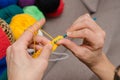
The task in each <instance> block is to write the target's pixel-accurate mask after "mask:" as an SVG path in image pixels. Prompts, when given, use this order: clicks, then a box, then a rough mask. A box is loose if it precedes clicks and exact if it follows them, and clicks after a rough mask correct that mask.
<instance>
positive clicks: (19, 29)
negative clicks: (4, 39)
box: [10, 14, 36, 40]
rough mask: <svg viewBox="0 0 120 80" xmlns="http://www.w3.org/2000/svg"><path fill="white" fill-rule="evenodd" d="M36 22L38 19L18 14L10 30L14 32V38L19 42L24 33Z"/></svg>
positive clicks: (12, 21)
mask: <svg viewBox="0 0 120 80" xmlns="http://www.w3.org/2000/svg"><path fill="white" fill-rule="evenodd" d="M35 22H36V19H35V18H33V17H32V16H30V15H29V14H18V15H16V16H14V17H13V18H12V20H11V23H10V28H11V30H12V32H13V35H14V38H15V39H16V40H17V39H18V38H19V37H20V36H21V35H22V34H23V33H24V31H25V30H26V29H27V28H28V27H30V26H31V25H33V24H34V23H35Z"/></svg>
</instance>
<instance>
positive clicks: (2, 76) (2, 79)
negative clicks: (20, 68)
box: [0, 69, 8, 80]
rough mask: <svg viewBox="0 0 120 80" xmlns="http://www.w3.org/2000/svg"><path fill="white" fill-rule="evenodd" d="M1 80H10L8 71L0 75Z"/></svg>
mask: <svg viewBox="0 0 120 80" xmlns="http://www.w3.org/2000/svg"><path fill="white" fill-rule="evenodd" d="M0 80H8V76H7V69H5V70H4V72H3V73H2V74H1V75H0Z"/></svg>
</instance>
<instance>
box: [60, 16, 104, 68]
mask: <svg viewBox="0 0 120 80" xmlns="http://www.w3.org/2000/svg"><path fill="white" fill-rule="evenodd" d="M67 33H68V37H70V38H80V39H84V41H83V44H82V45H80V46H79V45H77V44H75V43H74V42H72V41H70V40H68V39H63V40H61V41H59V44H63V45H64V46H66V47H67V48H68V49H70V50H71V51H72V52H73V53H74V55H75V56H77V57H78V59H80V60H81V61H83V62H84V63H85V64H87V66H89V67H91V66H94V65H96V64H98V63H99V62H100V61H101V60H102V55H103V54H102V48H103V45H104V39H105V32H104V31H103V30H102V29H101V28H100V27H99V26H98V25H97V24H96V23H95V21H94V20H93V19H92V18H91V17H90V16H89V14H86V15H83V16H81V17H80V18H78V19H77V20H76V21H75V22H74V23H73V25H72V26H71V27H70V28H69V29H68V30H67Z"/></svg>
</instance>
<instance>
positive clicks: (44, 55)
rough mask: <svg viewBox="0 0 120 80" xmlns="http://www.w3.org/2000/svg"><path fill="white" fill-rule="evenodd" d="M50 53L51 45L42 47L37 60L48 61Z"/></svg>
mask: <svg viewBox="0 0 120 80" xmlns="http://www.w3.org/2000/svg"><path fill="white" fill-rule="evenodd" d="M51 52H52V45H51V44H47V45H45V46H44V47H43V49H42V52H41V54H40V56H39V59H41V58H42V59H44V60H48V59H49V57H50V54H51Z"/></svg>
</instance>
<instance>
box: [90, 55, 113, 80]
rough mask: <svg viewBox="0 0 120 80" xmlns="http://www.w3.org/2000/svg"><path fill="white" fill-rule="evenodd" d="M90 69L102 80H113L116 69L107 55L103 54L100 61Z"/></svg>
mask: <svg viewBox="0 0 120 80" xmlns="http://www.w3.org/2000/svg"><path fill="white" fill-rule="evenodd" d="M90 69H91V70H92V71H93V72H94V73H95V74H96V75H97V76H98V77H99V78H100V79H101V80H113V79H114V70H115V67H114V65H112V63H111V62H110V61H109V60H108V59H107V57H106V56H105V54H102V56H101V59H100V61H99V62H98V63H97V64H96V65H94V66H91V67H90Z"/></svg>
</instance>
